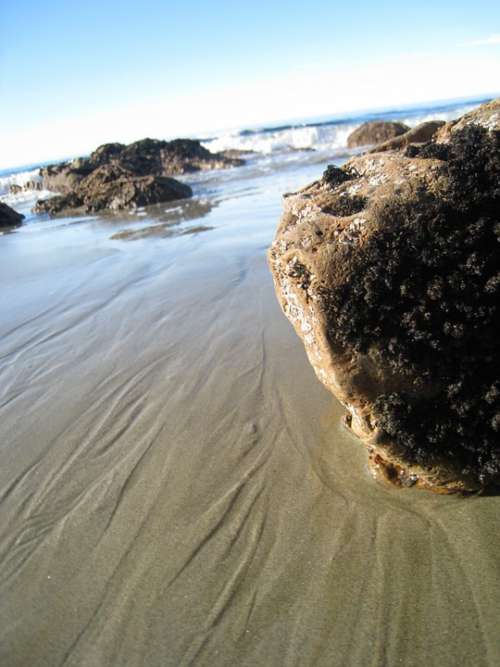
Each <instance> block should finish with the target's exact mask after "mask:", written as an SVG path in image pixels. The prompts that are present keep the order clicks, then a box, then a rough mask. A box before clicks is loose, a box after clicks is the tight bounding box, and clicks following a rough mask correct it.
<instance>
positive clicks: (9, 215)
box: [0, 201, 24, 229]
mask: <svg viewBox="0 0 500 667" xmlns="http://www.w3.org/2000/svg"><path fill="white" fill-rule="evenodd" d="M23 219H24V215H21V213H18V212H17V211H14V209H13V208H11V207H10V206H7V204H4V203H3V202H1V201H0V228H2V229H6V228H9V227H19V225H20V224H21V222H22V221H23Z"/></svg>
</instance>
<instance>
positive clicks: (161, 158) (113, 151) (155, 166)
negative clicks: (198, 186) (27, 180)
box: [40, 139, 244, 194]
mask: <svg viewBox="0 0 500 667" xmlns="http://www.w3.org/2000/svg"><path fill="white" fill-rule="evenodd" d="M111 164H113V165H117V166H119V167H121V168H122V169H124V170H126V171H127V172H129V173H130V174H131V175H134V176H175V175H178V174H186V173H190V172H195V171H201V170H206V169H219V168H224V167H235V166H241V165H242V164H244V160H242V159H240V158H237V157H231V156H226V155H224V154H223V153H211V152H210V151H209V150H207V149H206V148H204V147H203V146H202V145H201V143H200V142H199V141H197V140H194V139H175V140H173V141H160V140H158V139H141V140H140V141H135V142H134V143H132V144H129V145H125V144H120V143H111V144H103V145H102V146H99V147H98V148H96V150H95V151H94V152H93V153H91V154H90V156H89V157H88V158H76V159H75V160H73V161H71V162H61V163H59V164H54V165H50V166H48V167H43V168H42V169H41V170H40V176H41V178H42V182H41V186H42V188H43V189H44V190H51V191H53V192H58V193H61V194H66V193H69V192H72V191H73V190H74V188H75V187H76V186H77V185H78V184H79V183H80V182H81V181H82V180H83V179H84V178H86V177H87V176H88V175H89V174H91V173H92V172H93V171H94V170H95V169H97V168H98V167H102V166H104V165H111Z"/></svg>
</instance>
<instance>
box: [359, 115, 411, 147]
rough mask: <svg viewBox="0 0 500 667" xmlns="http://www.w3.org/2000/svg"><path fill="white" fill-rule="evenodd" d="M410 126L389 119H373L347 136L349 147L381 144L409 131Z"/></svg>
mask: <svg viewBox="0 0 500 667" xmlns="http://www.w3.org/2000/svg"><path fill="white" fill-rule="evenodd" d="M409 129H410V128H409V127H408V125H405V124H404V123H397V122H394V121H387V120H372V121H368V122H367V123H363V125H361V126H360V127H358V128H356V129H355V130H354V132H351V134H350V135H349V136H348V137H347V147H348V148H357V147H358V146H368V145H370V144H380V143H381V142H382V141H386V140H387V139H392V138H393V137H397V136H399V135H400V134H404V133H405V132H408V130H409Z"/></svg>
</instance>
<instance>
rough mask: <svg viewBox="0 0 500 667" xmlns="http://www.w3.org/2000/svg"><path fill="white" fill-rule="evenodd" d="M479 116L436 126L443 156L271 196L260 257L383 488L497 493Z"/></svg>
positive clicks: (495, 378)
mask: <svg viewBox="0 0 500 667" xmlns="http://www.w3.org/2000/svg"><path fill="white" fill-rule="evenodd" d="M495 104H496V105H498V104H499V102H498V101H497V102H496V103H495ZM490 111H491V108H490V109H488V118H489V120H485V121H484V122H481V123H479V124H475V119H481V118H483V120H484V107H483V109H480V110H479V111H477V112H475V113H473V114H470V115H469V116H468V117H467V121H466V122H463V121H459V122H458V123H454V124H449V127H448V132H447V133H444V131H443V135H442V136H446V139H447V143H428V144H423V145H421V146H420V147H418V146H417V147H415V146H410V147H409V148H408V149H407V151H406V153H403V152H399V151H389V152H382V153H380V152H379V153H374V154H367V155H364V156H361V157H356V158H353V159H352V160H350V161H349V162H348V163H347V164H346V165H345V166H344V167H342V169H338V168H335V167H330V168H329V169H328V170H327V171H326V172H325V174H324V175H323V177H322V178H321V179H320V180H319V181H316V182H314V183H312V184H311V185H309V186H308V187H306V188H304V189H303V190H300V191H299V192H297V193H294V194H290V195H287V196H286V198H285V211H284V214H283V217H282V220H281V223H280V225H279V228H278V231H277V234H276V239H275V241H274V242H273V244H272V247H271V249H270V251H269V261H270V266H271V270H272V273H273V277H274V282H275V288H276V292H277V295H278V298H279V301H280V303H281V306H282V308H283V311H284V313H285V315H286V316H287V317H288V318H289V320H290V321H291V322H292V324H293V325H294V327H295V330H296V331H297V333H298V334H299V336H300V337H301V338H302V340H303V342H304V345H305V348H306V351H307V354H308V357H309V360H310V362H311V364H312V366H313V368H314V370H315V371H316V374H317V376H318V378H319V379H320V380H321V382H323V384H324V385H325V386H326V387H327V388H328V389H329V390H330V391H331V392H332V393H333V394H335V395H336V396H337V397H338V399H339V400H340V401H341V402H342V403H343V404H344V406H345V407H346V408H347V410H348V416H347V419H346V422H347V424H348V425H349V426H350V427H351V428H352V430H353V432H354V433H355V434H356V435H358V436H359V437H360V438H361V439H362V441H363V442H364V443H365V444H366V446H367V448H368V453H369V461H370V465H371V467H372V470H373V471H374V472H376V473H377V474H379V475H381V476H383V477H385V478H386V479H388V480H389V481H391V482H393V483H395V484H399V485H417V486H419V487H425V488H430V489H433V490H436V491H440V492H456V491H473V490H477V489H480V488H482V487H484V486H486V485H488V484H491V483H493V484H496V483H498V481H499V479H500V437H499V436H500V123H499V122H498V116H496V117H495V116H494V114H495V113H497V112H496V111H494V110H493V111H491V113H490ZM494 118H496V119H495V120H492V119H494ZM410 149H411V150H410Z"/></svg>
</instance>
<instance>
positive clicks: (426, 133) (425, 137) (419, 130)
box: [369, 120, 446, 153]
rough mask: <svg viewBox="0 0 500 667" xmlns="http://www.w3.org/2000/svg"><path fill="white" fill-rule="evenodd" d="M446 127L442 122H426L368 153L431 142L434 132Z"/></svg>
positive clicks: (400, 148)
mask: <svg viewBox="0 0 500 667" xmlns="http://www.w3.org/2000/svg"><path fill="white" fill-rule="evenodd" d="M444 125H446V123H445V121H444V120H426V121H424V122H423V123H420V125H416V126H415V127H413V128H412V129H411V130H410V129H409V130H408V132H405V133H404V134H401V135H399V136H398V137H394V138H392V139H388V140H387V141H384V142H382V143H381V144H378V145H377V146H375V147H374V148H372V149H371V150H370V151H369V152H370V153H381V152H382V151H392V150H402V149H403V148H406V147H407V146H409V145H410V144H422V143H426V142H427V141H431V140H432V139H433V137H434V135H435V134H436V132H437V131H438V130H439V129H440V128H441V127H443V126H444Z"/></svg>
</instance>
